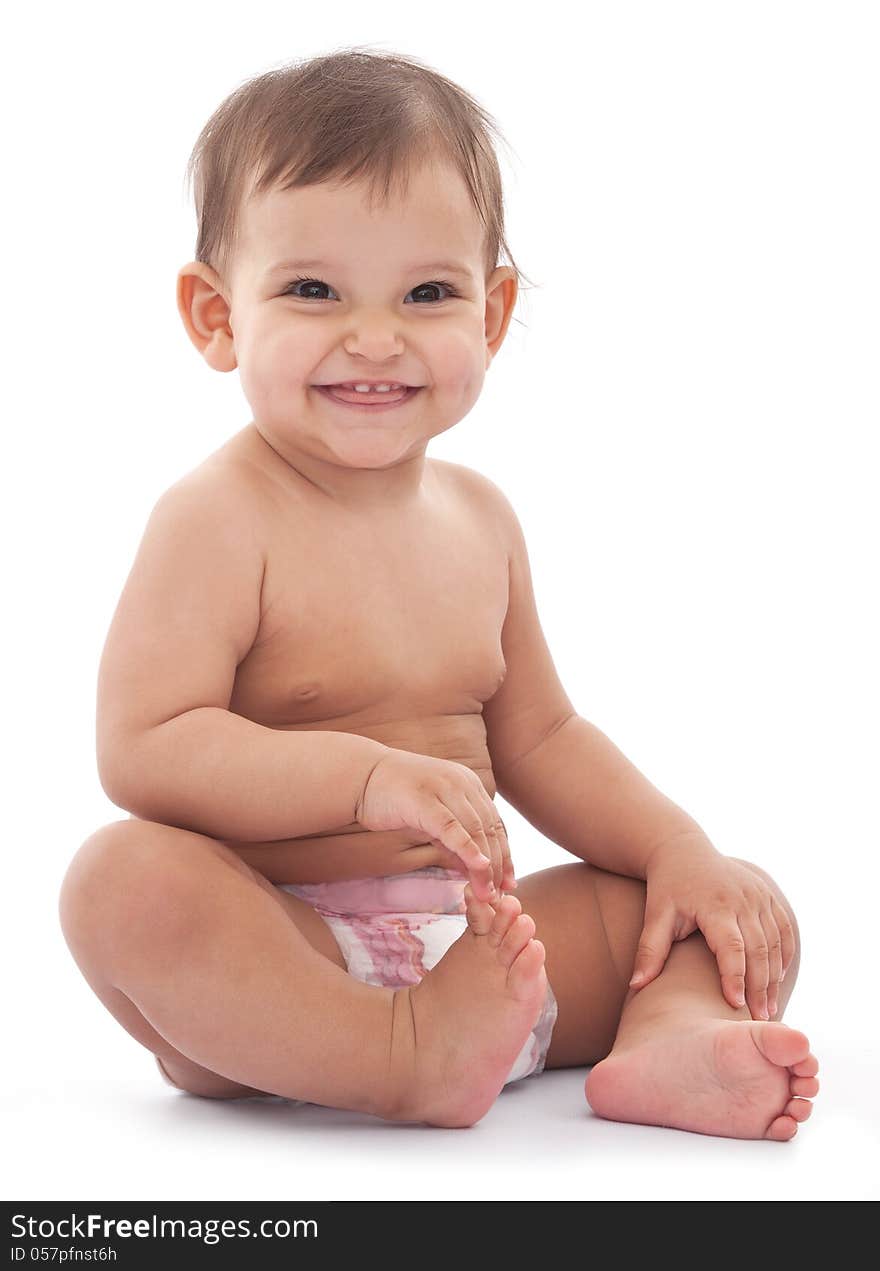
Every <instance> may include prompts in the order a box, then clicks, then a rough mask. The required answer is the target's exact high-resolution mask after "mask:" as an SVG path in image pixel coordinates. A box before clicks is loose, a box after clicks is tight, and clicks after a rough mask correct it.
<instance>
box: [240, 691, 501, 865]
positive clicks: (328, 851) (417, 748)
mask: <svg viewBox="0 0 880 1271" xmlns="http://www.w3.org/2000/svg"><path fill="white" fill-rule="evenodd" d="M326 727H327V728H328V729H333V728H336V729H339V728H340V727H341V725H340V722H339V721H338V720H336V721H328V723H327V725H326ZM346 731H353V732H354V731H356V732H358V733H361V734H362V735H363V736H365V737H371V738H372V739H373V740H374V741H381V742H382V743H383V744H384V745H386V746H395V747H399V748H400V749H401V750H409V751H412V752H415V753H418V754H426V755H433V756H435V757H436V758H438V759H450V760H454V761H455V762H456V763H461V764H464V765H465V766H466V767H468V768H471V769H472V770H473V771H474V772H475V773H476V774H477V776H478V777H479V778H480V780H481V781H482V782H483V785H484V786H485V787H486V791H487V793H488V794H489V797H490V798H494V796H495V779H494V776H493V773H492V764H491V759H490V757H489V751H488V749H487V746H486V729H485V724H484V722H483V717H482V714H481V713H474V714H469V715H447V716H438V717H432V719H430V720H418V721H413V722H412V724H411V725H410V726H406V725H405V724H401V721H399V720H397V721H394V724H393V725H387V726H386V725H375V726H371V727H359V728H356V729H355V728H350V729H347V730H346ZM223 841H224V842H225V843H226V845H227V846H228V847H230V848H232V850H233V851H234V852H237V853H238V854H239V856H240V857H241V858H242V860H243V861H245V862H246V863H247V864H248V865H250V866H251V867H252V868H253V869H255V870H257V871H258V872H259V873H260V874H262V875H263V876H264V877H265V878H267V879H268V880H269V881H270V882H272V883H324V882H328V883H329V882H338V881H340V880H341V879H346V878H380V877H383V876H385V875H388V874H407V873H410V872H411V871H412V870H415V869H425V868H426V867H428V866H431V865H439V866H441V867H442V868H444V869H462V864H461V860H460V858H459V857H457V856H456V855H455V854H454V853H453V852H451V851H449V850H448V849H447V848H445V847H443V846H442V844H440V843H436V842H430V841H427V840H426V839H425V835H424V833H423V832H422V831H420V830H415V829H413V830H409V829H403V830H365V829H364V828H363V826H360V825H357V824H353V825H351V826H346V827H344V828H343V829H342V830H333V831H330V832H328V833H326V834H315V835H309V836H307V837H303V838H292V839H276V840H274V841H273V842H270V843H238V842H233V841H230V840H223ZM462 874H463V876H466V875H465V871H464V870H463V869H462Z"/></svg>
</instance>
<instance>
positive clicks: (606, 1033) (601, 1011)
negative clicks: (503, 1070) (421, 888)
mask: <svg viewBox="0 0 880 1271" xmlns="http://www.w3.org/2000/svg"><path fill="white" fill-rule="evenodd" d="M609 877H611V876H609V875H607V874H605V872H604V871H603V870H597V869H594V868H593V867H592V866H590V865H587V864H585V863H584V862H582V861H577V862H573V863H572V864H570V865H567V864H566V865H555V866H553V867H551V868H550V869H542V870H538V871H537V872H536V873H534V874H528V875H526V877H525V878H519V879H518V883H519V886H518V887H517V889H516V891H515V892H514V893H513V894H514V895H515V896H516V898H517V900H518V901H519V902H520V904H521V905H522V907H523V911H524V912H525V913H527V914H529V915H530V917H531V918H533V919H534V922H535V938H536V939H537V940H540V941H541V943H542V944H543V946H544V948H545V950H546V959H545V962H544V969H545V971H546V972H547V979H548V980H549V981H550V985H551V987H552V989H553V992H554V993H555V994H556V1001H557V1004H558V1009H559V1013H558V1016H557V1019H556V1024H555V1027H554V1029H553V1036H552V1039H551V1042H550V1049H549V1050H548V1052H547V1062H546V1067H547V1068H577V1067H581V1066H582V1065H585V1064H596V1063H598V1062H599V1061H600V1060H601V1059H604V1058H605V1056H606V1055H608V1054H609V1053H610V1051H611V1048H612V1046H613V1045H614V1039H615V1037H616V1035H617V1028H618V1025H619V1023H620V1015H621V1011H622V1009H623V1003H624V999H625V998H626V994H627V979H628V973H627V975H626V976H624V975H623V973H622V971H621V968H620V966H619V965H618V962H619V960H620V955H619V951H617V949H616V946H615V951H614V952H612V948H610V947H609V938H608V933H607V931H606V926H605V923H606V921H607V913H608V905H607V897H605V896H604V893H603V897H602V898H603V901H604V902H605V903H606V915H605V917H603V909H602V904H601V903H600V890H599V886H598V881H599V880H600V879H601V880H602V882H603V884H604V881H605V880H606V879H608V878H609ZM615 881H616V882H619V883H620V884H621V888H622V890H623V891H624V892H625V893H626V894H625V896H624V897H622V900H624V901H625V902H626V903H625V905H624V906H623V908H624V909H625V911H626V912H625V915H624V916H625V917H626V919H627V922H628V924H629V925H631V926H632V927H633V929H634V931H635V936H634V937H633V938H637V936H638V930H639V929H640V915H641V914H642V913H643V912H644V892H645V884H644V883H640V882H639V881H638V880H637V879H625V878H622V877H620V878H619V879H618V878H615ZM615 898H616V897H615ZM630 920H631V921H630ZM620 938H621V937H620V935H618V933H615V937H614V939H615V941H616V943H617V944H619V943H620ZM623 938H624V939H628V938H629V932H628V931H627V933H625V935H624V936H623Z"/></svg>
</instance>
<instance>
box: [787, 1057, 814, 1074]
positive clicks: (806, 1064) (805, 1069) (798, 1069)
mask: <svg viewBox="0 0 880 1271" xmlns="http://www.w3.org/2000/svg"><path fill="white" fill-rule="evenodd" d="M791 1071H792V1072H793V1073H794V1075H795V1076H796V1077H815V1075H816V1073H817V1072H818V1071H819V1060H818V1059H817V1058H816V1056H815V1055H813V1054H810V1055H807V1057H806V1059H802V1060H801V1061H800V1062H799V1063H796V1064H792V1065H791Z"/></svg>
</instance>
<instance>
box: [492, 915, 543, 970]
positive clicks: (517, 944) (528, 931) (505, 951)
mask: <svg viewBox="0 0 880 1271" xmlns="http://www.w3.org/2000/svg"><path fill="white" fill-rule="evenodd" d="M534 934H535V920H534V918H532V917H531V916H530V915H529V914H520V915H519V917H518V918H516V919H515V920H514V921H513V922H512V923H511V925H510V930H509V931H508V933H507V935H506V936H505V937H504V939H503V940H502V941H501V944H500V945H499V948H498V958H499V960H500V962H501V963H502V965H503V966H506V967H509V966H510V965H511V963H512V962H513V961H514V959H515V958H516V957H517V956H518V954H520V953H521V952H522V950H523V949H524V948H525V947H526V945H527V944H528V943H529V941H530V940H531V938H532V936H533V935H534Z"/></svg>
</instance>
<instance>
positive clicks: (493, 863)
mask: <svg viewBox="0 0 880 1271" xmlns="http://www.w3.org/2000/svg"><path fill="white" fill-rule="evenodd" d="M355 818H356V820H357V822H358V824H360V825H363V826H364V827H365V829H368V830H401V829H413V830H418V831H420V833H422V834H424V835H426V836H427V837H428V838H430V839H433V840H436V841H437V842H438V843H440V844H441V845H442V846H443V847H445V848H448V849H449V851H451V852H453V853H454V854H455V855H456V856H457V857H458V858H459V859H460V860H461V861H462V862H463V864H464V866H465V869H466V870H467V873H468V876H469V879H470V884H471V887H472V888H473V892H474V895H475V896H476V898H477V899H478V900H497V899H498V898H499V896H500V894H501V891H502V889H504V888H508V889H509V888H513V887H515V886H516V878H515V877H514V873H513V861H512V860H511V857H510V844H509V843H508V841H507V832H506V831H505V829H504V824H503V822H502V820H501V818H500V817H499V815H498V813H497V812H496V810H495V804H494V803H493V802H492V800H491V799H490V798H489V795H488V793H487V791H486V788H485V786H484V785H483V783H482V781H481V780H480V778H479V777H478V776H477V774H476V773H475V772H474V771H473V770H472V769H470V768H468V767H466V766H465V765H464V764H461V763H455V762H454V761H453V760H450V759H435V758H433V757H432V756H430V755H418V754H412V753H411V752H410V751H408V750H397V749H395V748H394V747H389V749H388V753H387V754H385V755H383V756H382V758H381V759H380V760H379V762H378V763H377V764H376V766H375V768H373V770H372V772H371V773H370V775H369V777H368V778H367V781H366V784H365V785H364V789H363V791H362V792H361V797H360V798H359V799H358V803H357V807H356V809H355ZM493 885H494V889H495V890H493Z"/></svg>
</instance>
